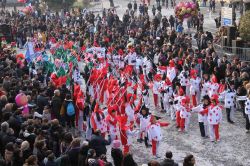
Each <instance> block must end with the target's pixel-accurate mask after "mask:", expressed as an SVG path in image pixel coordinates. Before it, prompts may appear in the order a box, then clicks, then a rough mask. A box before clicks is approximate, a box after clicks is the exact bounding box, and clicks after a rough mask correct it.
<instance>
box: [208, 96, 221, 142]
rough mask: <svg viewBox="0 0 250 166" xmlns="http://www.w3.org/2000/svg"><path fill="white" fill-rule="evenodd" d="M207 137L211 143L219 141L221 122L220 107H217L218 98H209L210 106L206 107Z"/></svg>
mask: <svg viewBox="0 0 250 166" xmlns="http://www.w3.org/2000/svg"><path fill="white" fill-rule="evenodd" d="M207 120H208V124H209V133H210V134H209V137H210V140H211V141H212V142H214V141H216V142H217V141H220V135H219V126H220V123H221V122H222V107H221V106H220V105H219V96H218V95H217V94H213V95H212V96H211V105H210V106H209V107H208V116H207Z"/></svg>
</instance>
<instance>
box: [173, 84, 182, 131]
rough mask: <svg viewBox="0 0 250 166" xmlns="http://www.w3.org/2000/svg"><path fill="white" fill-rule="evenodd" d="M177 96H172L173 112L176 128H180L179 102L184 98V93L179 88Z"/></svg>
mask: <svg viewBox="0 0 250 166" xmlns="http://www.w3.org/2000/svg"><path fill="white" fill-rule="evenodd" d="M178 88H179V89H178V94H176V95H174V103H173V104H174V110H175V116H176V127H177V128H179V127H180V126H181V117H180V106H181V100H182V99H183V98H184V91H183V89H182V88H181V87H178Z"/></svg>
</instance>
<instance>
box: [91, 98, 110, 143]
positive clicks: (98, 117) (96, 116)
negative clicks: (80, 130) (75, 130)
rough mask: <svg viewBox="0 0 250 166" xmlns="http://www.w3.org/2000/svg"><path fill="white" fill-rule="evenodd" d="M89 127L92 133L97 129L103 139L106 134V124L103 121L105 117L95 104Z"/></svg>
mask: <svg viewBox="0 0 250 166" xmlns="http://www.w3.org/2000/svg"><path fill="white" fill-rule="evenodd" d="M90 122H91V126H92V128H93V130H94V131H96V130H97V129H98V130H100V132H101V134H102V136H103V138H105V135H106V132H107V123H106V120H105V115H104V113H103V110H102V109H100V108H99V104H98V103H96V105H95V108H94V112H92V114H91V118H90Z"/></svg>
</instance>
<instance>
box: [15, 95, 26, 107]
mask: <svg viewBox="0 0 250 166" xmlns="http://www.w3.org/2000/svg"><path fill="white" fill-rule="evenodd" d="M15 101H16V104H17V105H18V106H19V107H20V106H25V105H27V103H28V98H27V96H26V95H25V94H24V93H19V94H18V95H17V96H16V98H15Z"/></svg>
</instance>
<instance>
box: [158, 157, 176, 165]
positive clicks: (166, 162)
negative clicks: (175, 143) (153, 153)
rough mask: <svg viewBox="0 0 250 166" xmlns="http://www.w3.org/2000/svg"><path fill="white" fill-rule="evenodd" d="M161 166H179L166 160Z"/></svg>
mask: <svg viewBox="0 0 250 166" xmlns="http://www.w3.org/2000/svg"><path fill="white" fill-rule="evenodd" d="M160 166H178V164H177V163H175V162H174V160H172V159H168V158H166V159H164V160H163V161H162V162H161V163H160Z"/></svg>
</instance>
